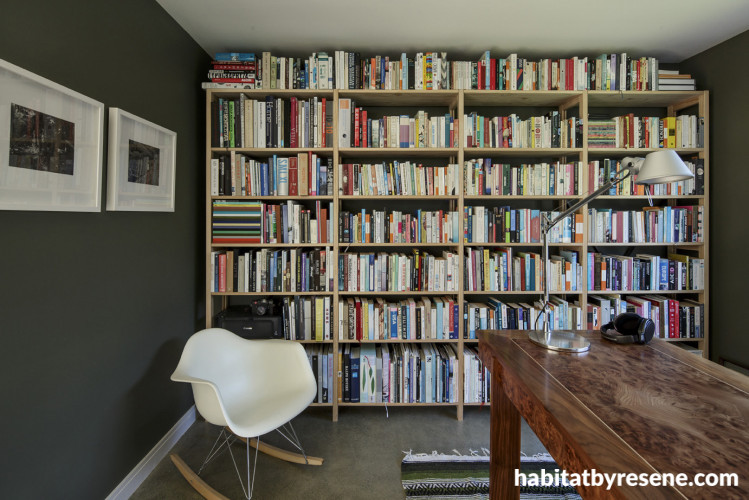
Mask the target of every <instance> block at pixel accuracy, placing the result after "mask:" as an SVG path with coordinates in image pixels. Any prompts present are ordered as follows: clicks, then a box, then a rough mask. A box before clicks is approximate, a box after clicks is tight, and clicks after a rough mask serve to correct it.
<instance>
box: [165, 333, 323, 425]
mask: <svg viewBox="0 0 749 500" xmlns="http://www.w3.org/2000/svg"><path fill="white" fill-rule="evenodd" d="M171 378H172V380H174V381H175V382H187V383H190V384H192V390H193V394H194V396H195V406H196V408H197V410H198V411H199V412H200V414H201V415H202V416H203V418H205V419H206V420H207V421H208V422H210V423H212V424H215V425H220V426H226V427H228V428H229V429H230V430H231V431H232V432H233V433H234V434H236V435H237V436H240V437H244V438H250V437H256V436H260V435H263V434H266V433H268V432H270V431H272V430H274V429H276V428H278V427H280V426H282V425H283V424H285V423H286V422H288V421H290V420H291V419H293V418H294V417H296V416H297V415H299V414H300V413H301V412H302V411H304V410H305V409H306V408H307V407H308V406H309V404H310V403H311V402H312V401H313V400H314V399H315V396H316V395H317V384H316V382H315V376H314V374H313V373H312V368H311V366H310V363H309V360H308V358H307V355H306V354H305V352H304V348H303V347H302V345H301V344H298V343H296V342H292V341H288V340H247V339H243V338H241V337H239V336H237V335H235V334H233V333H232V332H230V331H228V330H224V329H221V328H209V329H207V330H202V331H200V332H197V333H196V334H194V335H193V336H192V337H190V339H189V340H188V341H187V344H186V345H185V348H184V350H183V351H182V357H181V358H180V361H179V364H178V365H177V369H176V370H175V371H174V373H173V374H172V377H171Z"/></svg>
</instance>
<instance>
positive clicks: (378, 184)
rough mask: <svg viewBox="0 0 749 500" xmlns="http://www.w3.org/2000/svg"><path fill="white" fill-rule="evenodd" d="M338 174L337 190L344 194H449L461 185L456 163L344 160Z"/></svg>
mask: <svg viewBox="0 0 749 500" xmlns="http://www.w3.org/2000/svg"><path fill="white" fill-rule="evenodd" d="M338 176H339V177H338V193H339V194H341V195H344V196H444V195H447V196H451V195H457V194H458V186H460V177H459V176H460V167H459V166H458V165H455V164H450V165H446V166H428V165H422V164H421V163H415V162H411V161H405V162H399V161H391V162H387V163H386V162H382V163H344V164H342V165H339V168H338Z"/></svg>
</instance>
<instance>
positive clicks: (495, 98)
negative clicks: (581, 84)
mask: <svg viewBox="0 0 749 500" xmlns="http://www.w3.org/2000/svg"><path fill="white" fill-rule="evenodd" d="M582 94H583V92H582V91H578V90H464V91H463V104H464V106H466V107H468V106H550V107H551V106H553V107H558V106H561V105H563V104H565V103H567V102H568V101H570V100H574V99H576V98H579V97H580V96H582Z"/></svg>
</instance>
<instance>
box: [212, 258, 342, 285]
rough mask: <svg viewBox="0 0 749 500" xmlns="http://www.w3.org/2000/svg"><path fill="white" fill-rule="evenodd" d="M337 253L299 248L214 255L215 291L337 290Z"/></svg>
mask: <svg viewBox="0 0 749 500" xmlns="http://www.w3.org/2000/svg"><path fill="white" fill-rule="evenodd" d="M332 259H333V252H332V251H330V250H326V249H316V250H302V249H298V248H292V249H284V250H271V249H267V248H263V249H260V250H248V249H236V250H234V249H230V250H220V251H219V250H216V251H212V252H211V283H210V290H211V291H212V292H220V293H224V292H244V293H247V292H317V291H323V292H325V291H331V290H333V286H334V283H333V279H332V273H330V272H329V270H332V269H333V261H332Z"/></svg>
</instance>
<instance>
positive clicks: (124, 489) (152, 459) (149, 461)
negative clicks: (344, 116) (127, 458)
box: [106, 405, 197, 500]
mask: <svg viewBox="0 0 749 500" xmlns="http://www.w3.org/2000/svg"><path fill="white" fill-rule="evenodd" d="M196 415H197V413H196V411H195V405H193V406H191V407H190V409H189V410H187V413H185V414H184V415H183V416H182V418H180V419H179V420H178V421H177V423H176V424H174V427H172V428H171V429H169V432H167V433H166V434H165V435H164V437H162V438H161V440H159V442H158V443H156V446H154V447H153V448H152V449H151V451H149V452H148V454H147V455H146V456H145V457H143V460H141V461H140V462H139V463H138V465H136V466H135V468H133V470H131V471H130V474H128V475H127V476H126V477H125V479H123V480H122V482H121V483H120V484H119V485H117V487H116V488H115V489H114V490H113V491H112V493H110V494H109V496H108V497H107V498H106V500H126V499H128V498H130V496H131V495H132V494H133V493H135V490H137V489H138V486H140V485H141V484H142V483H143V481H145V479H146V478H147V477H148V475H149V474H150V473H151V472H152V471H153V469H154V468H155V467H156V465H157V464H158V463H159V462H160V461H161V460H162V459H163V458H166V456H167V454H168V453H169V450H171V449H172V447H173V446H174V445H175V444H177V441H179V438H181V437H182V435H183V434H184V433H185V432H187V429H189V428H190V426H191V425H192V424H193V423H194V422H195V418H196Z"/></svg>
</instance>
